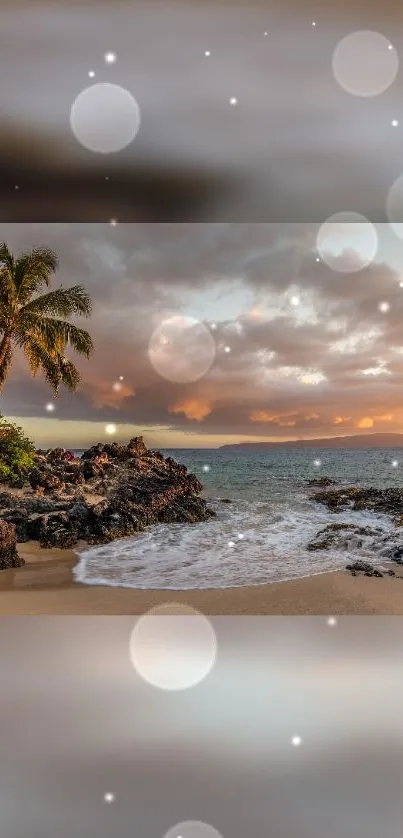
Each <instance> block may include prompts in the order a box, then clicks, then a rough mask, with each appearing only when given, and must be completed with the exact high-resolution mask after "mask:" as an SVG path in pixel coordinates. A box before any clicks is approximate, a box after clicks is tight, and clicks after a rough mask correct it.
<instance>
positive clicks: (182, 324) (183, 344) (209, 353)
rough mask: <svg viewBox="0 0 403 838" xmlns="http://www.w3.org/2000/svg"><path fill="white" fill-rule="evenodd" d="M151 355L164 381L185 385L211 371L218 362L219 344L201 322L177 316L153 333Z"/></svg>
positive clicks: (151, 359) (150, 346) (152, 362)
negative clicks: (217, 347) (216, 359)
mask: <svg viewBox="0 0 403 838" xmlns="http://www.w3.org/2000/svg"><path fill="white" fill-rule="evenodd" d="M148 356H149V359H150V362H151V364H152V365H153V367H154V369H155V370H156V372H157V373H158V374H159V375H160V376H161V377H162V378H166V379H167V381H172V382H175V383H179V384H186V383H189V382H191V381H197V380H198V379H199V378H202V377H203V375H205V374H206V373H207V372H208V371H209V369H210V367H211V366H212V364H213V363H214V360H215V356H216V344H215V341H214V338H213V337H212V335H211V332H210V330H209V329H207V327H206V326H205V325H204V324H203V323H201V322H200V321H199V320H196V319H195V318H194V317H187V316H182V315H175V316H174V317H170V318H168V319H167V320H164V321H163V322H162V323H160V325H159V326H157V328H156V329H155V330H154V332H153V334H152V336H151V340H150V343H149V348H148Z"/></svg>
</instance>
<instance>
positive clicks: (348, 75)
mask: <svg viewBox="0 0 403 838" xmlns="http://www.w3.org/2000/svg"><path fill="white" fill-rule="evenodd" d="M389 46H390V44H389V42H388V39H387V38H385V36H384V35H381V34H380V33H379V32H372V31H370V30H361V31H358V32H352V33H351V34H350V35H347V36H346V37H345V38H342V40H341V41H339V43H338V44H337V47H336V49H335V51H334V53H333V58H332V69H333V75H334V77H335V79H336V81H337V82H338V84H339V85H340V86H341V87H342V88H343V90H345V91H346V92H347V93H350V94H351V95H353V96H361V97H370V96H379V94H380V93H384V92H385V90H387V89H388V87H390V85H391V84H392V83H393V82H394V81H395V79H396V76H397V73H398V70H399V59H398V56H397V53H396V51H395V50H390V49H389Z"/></svg>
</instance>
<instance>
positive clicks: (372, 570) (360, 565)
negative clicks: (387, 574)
mask: <svg viewBox="0 0 403 838" xmlns="http://www.w3.org/2000/svg"><path fill="white" fill-rule="evenodd" d="M346 570H349V571H350V572H351V574H352V576H357V573H363V574H364V576H377V577H378V578H382V577H383V573H381V571H380V570H377V569H376V567H374V566H373V565H372V564H369V562H362V561H356V562H352V563H351V564H347V565H346ZM393 575H394V574H393Z"/></svg>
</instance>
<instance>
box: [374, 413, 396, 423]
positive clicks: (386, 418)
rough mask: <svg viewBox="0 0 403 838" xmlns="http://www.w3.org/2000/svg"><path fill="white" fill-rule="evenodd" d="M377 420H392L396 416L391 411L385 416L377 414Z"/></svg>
mask: <svg viewBox="0 0 403 838" xmlns="http://www.w3.org/2000/svg"><path fill="white" fill-rule="evenodd" d="M375 419H376V421H377V422H392V420H393V419H394V416H393V415H392V414H391V413H387V414H386V415H385V416H375Z"/></svg>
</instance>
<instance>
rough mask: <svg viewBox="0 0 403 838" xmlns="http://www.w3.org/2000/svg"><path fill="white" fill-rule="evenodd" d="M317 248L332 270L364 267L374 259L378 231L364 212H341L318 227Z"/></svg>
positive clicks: (338, 270)
mask: <svg viewBox="0 0 403 838" xmlns="http://www.w3.org/2000/svg"><path fill="white" fill-rule="evenodd" d="M316 249H317V251H318V253H319V254H320V257H321V259H322V261H323V262H325V264H326V265H328V267H329V268H331V269H332V270H334V271H337V272H339V273H354V272H356V271H362V270H363V268H366V267H368V265H370V264H371V263H372V262H373V260H374V259H375V256H376V254H377V250H378V235H377V232H376V229H375V227H374V225H373V224H371V222H370V221H368V219H367V218H365V216H363V215H360V214H359V213H357V212H349V211H346V212H338V213H335V214H334V215H331V216H330V217H329V218H328V219H327V220H326V221H325V222H324V223H323V224H322V225H321V227H320V228H319V231H318V234H317V237H316Z"/></svg>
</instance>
